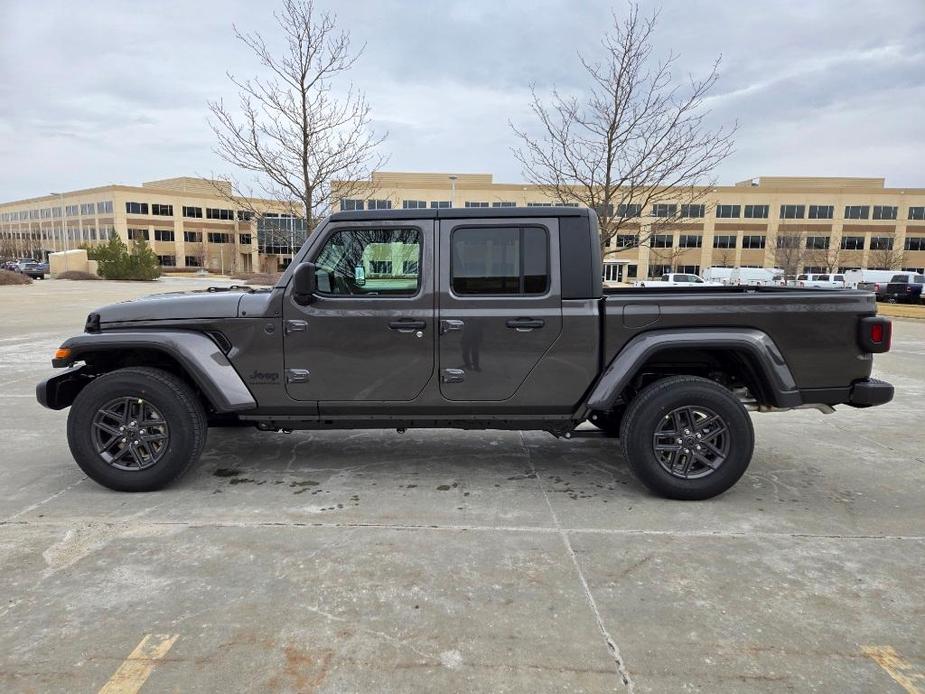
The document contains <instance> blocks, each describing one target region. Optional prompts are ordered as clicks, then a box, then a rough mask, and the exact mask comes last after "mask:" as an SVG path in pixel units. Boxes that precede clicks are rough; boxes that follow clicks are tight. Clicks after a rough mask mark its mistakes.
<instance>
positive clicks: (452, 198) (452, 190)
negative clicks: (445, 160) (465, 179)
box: [450, 176, 458, 207]
mask: <svg viewBox="0 0 925 694" xmlns="http://www.w3.org/2000/svg"><path fill="white" fill-rule="evenodd" d="M457 178H458V176H450V207H456V179H457Z"/></svg>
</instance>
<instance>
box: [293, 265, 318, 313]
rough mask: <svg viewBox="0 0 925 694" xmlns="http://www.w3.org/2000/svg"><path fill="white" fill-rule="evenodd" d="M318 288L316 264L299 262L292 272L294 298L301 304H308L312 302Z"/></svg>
mask: <svg viewBox="0 0 925 694" xmlns="http://www.w3.org/2000/svg"><path fill="white" fill-rule="evenodd" d="M316 288H317V284H316V280H315V264H314V263H301V264H299V266H298V267H297V268H296V269H295V272H294V273H293V274H292V298H293V300H294V301H295V302H296V303H297V304H299V305H301V306H307V305H308V304H310V303H311V302H312V295H313V294H314V293H315V289H316Z"/></svg>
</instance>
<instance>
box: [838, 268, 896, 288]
mask: <svg viewBox="0 0 925 694" xmlns="http://www.w3.org/2000/svg"><path fill="white" fill-rule="evenodd" d="M895 274H896V270H846V271H845V273H844V275H845V285H846V286H847V287H848V289H859V288H862V289H863V288H865V287H860V286H859V285H861V284H870V285H871V286H873V284H874V283H877V282H880V283H883V284H885V283H887V282H889V281H890V278H891V277H892V276H893V275H895ZM871 291H873V290H872V289H871Z"/></svg>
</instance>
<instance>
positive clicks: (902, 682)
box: [861, 646, 925, 694]
mask: <svg viewBox="0 0 925 694" xmlns="http://www.w3.org/2000/svg"><path fill="white" fill-rule="evenodd" d="M861 651H862V652H863V653H864V655H866V656H867V657H868V658H870V659H872V660H873V661H874V662H875V663H877V665H879V666H880V667H882V668H883V669H884V670H886V672H887V674H888V675H889V676H890V677H892V678H893V679H894V680H895V681H896V683H897V684H898V685H899V686H900V687H902V688H903V689H905V690H906V691H907V692H909V694H923V690H922V689H921V687H920V685H925V674H922V673H921V672H918V671H916V669H915V666H913V665H912V664H911V663H910V662H908V661H907V660H905V659H904V658H903V657H902V656H901V655H900V654H899V653H897V652H896V649H895V648H893V647H892V646H864V647H863V648H862V649H861Z"/></svg>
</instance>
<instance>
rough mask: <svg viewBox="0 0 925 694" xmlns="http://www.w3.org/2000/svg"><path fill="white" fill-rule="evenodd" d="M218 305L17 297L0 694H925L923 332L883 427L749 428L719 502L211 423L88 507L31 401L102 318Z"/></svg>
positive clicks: (504, 453)
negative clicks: (133, 482)
mask: <svg viewBox="0 0 925 694" xmlns="http://www.w3.org/2000/svg"><path fill="white" fill-rule="evenodd" d="M203 286H205V285H204V283H203V281H202V280H196V279H169V280H162V281H160V282H159V283H157V284H156V285H151V284H139V283H121V282H73V283H70V282H65V281H54V280H48V281H45V282H37V283H35V284H33V285H31V286H26V287H0V383H2V395H0V690H2V691H36V692H48V691H69V692H95V691H98V690H99V689H100V688H102V687H104V686H109V687H110V689H109V691H114V692H122V691H135V688H136V687H137V686H138V685H142V684H143V686H144V687H145V691H197V690H205V689H209V690H227V691H242V690H243V691H325V692H353V691H377V692H401V691H439V692H450V691H467V692H468V691H472V692H538V691H543V692H545V691H550V692H552V691H555V692H559V691H571V692H582V691H584V692H600V691H620V692H622V691H635V692H679V691H702V692H740V691H757V692H765V691H767V692H771V691H773V692H780V691H799V692H804V691H818V692H893V691H895V692H900V693H901V692H903V691H908V692H919V691H925V580H923V567H925V559H923V557H925V495H923V490H925V407H923V402H925V369H923V365H925V321H915V320H896V321H895V324H894V343H893V344H894V346H893V351H892V352H890V353H889V354H886V355H882V356H879V357H877V359H876V369H875V374H874V375H875V376H877V377H879V378H883V379H886V380H889V381H891V382H893V383H894V384H895V386H896V388H897V395H896V399H895V400H894V402H893V403H892V404H890V405H888V406H885V407H880V408H873V409H870V410H854V409H851V408H847V407H845V408H842V409H839V411H838V412H837V413H836V414H833V415H823V414H821V413H819V412H816V411H801V412H788V413H781V414H760V415H754V423H755V427H756V436H757V447H756V454H755V458H754V461H753V463H752V466H751V468H750V470H749V472H748V473H746V476H745V477H744V478H743V479H742V481H740V482H739V484H738V485H737V486H736V487H734V488H733V489H732V490H731V491H729V492H728V493H726V494H725V495H723V496H720V497H718V498H715V499H713V500H710V501H706V502H696V503H684V502H673V501H666V500H662V499H658V498H655V497H653V496H651V495H650V494H649V493H647V492H646V490H645V489H644V488H643V487H642V486H641V485H640V484H638V483H637V482H636V481H635V480H634V479H633V477H632V476H631V475H630V473H629V471H628V469H627V467H626V465H625V464H624V462H623V460H622V459H621V457H620V454H619V453H618V450H617V446H616V445H615V443H614V442H613V441H611V440H607V439H600V438H587V439H578V440H573V441H565V440H556V439H554V438H553V437H551V436H549V435H547V434H542V433H536V432H524V433H523V434H520V433H513V432H472V433H465V432H455V431H446V430H437V431H408V432H407V433H405V434H399V433H397V432H395V431H372V432H364V431H346V432H321V433H309V432H296V433H294V434H291V435H284V434H267V433H259V432H257V431H256V430H250V429H242V430H230V429H216V430H212V431H211V432H210V434H209V441H208V444H207V446H206V450H205V452H204V454H203V456H202V459H201V462H200V463H199V465H198V467H197V468H195V469H194V470H193V471H192V472H191V473H189V474H188V475H187V476H186V477H184V478H183V479H182V480H181V481H180V482H179V483H178V484H176V485H175V486H174V487H171V488H169V489H168V490H166V491H162V492H159V493H154V494H138V495H128V494H119V493H115V492H111V491H108V490H106V489H103V488H101V487H99V486H97V485H95V484H94V483H93V482H91V481H89V480H87V479H86V478H85V477H84V476H83V474H82V473H81V471H80V470H79V468H78V467H77V466H76V464H74V463H73V461H72V460H71V457H70V454H69V452H68V448H67V443H66V437H65V421H66V418H67V412H66V411H62V412H52V411H49V410H45V409H43V408H41V407H40V406H39V405H38V404H37V403H36V402H35V397H34V386H35V383H36V382H37V381H38V380H40V379H41V378H44V377H45V376H46V375H47V374H48V373H49V372H50V371H51V369H50V361H49V360H50V358H51V355H52V353H53V352H54V349H55V348H56V347H57V346H58V345H59V343H60V342H61V340H62V339H63V338H65V337H67V336H69V335H71V334H75V333H78V332H80V331H81V330H82V328H83V323H84V319H85V317H86V314H87V312H88V311H89V310H90V309H92V308H93V307H95V306H98V305H100V304H103V303H109V302H112V301H115V300H118V299H121V298H127V297H130V296H137V295H141V294H146V293H151V292H152V291H170V290H176V289H186V288H190V287H193V288H202V287H203Z"/></svg>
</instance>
